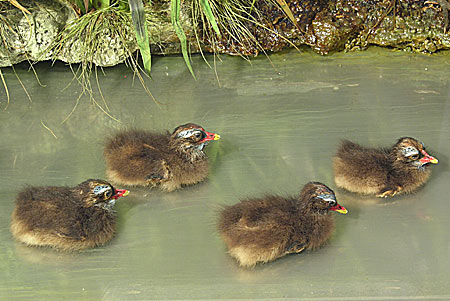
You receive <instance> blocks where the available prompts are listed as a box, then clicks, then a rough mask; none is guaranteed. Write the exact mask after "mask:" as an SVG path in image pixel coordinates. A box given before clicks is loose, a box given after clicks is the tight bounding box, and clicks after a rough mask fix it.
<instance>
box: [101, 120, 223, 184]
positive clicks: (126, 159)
mask: <svg viewBox="0 0 450 301" xmlns="http://www.w3.org/2000/svg"><path fill="white" fill-rule="evenodd" d="M219 138H220V136H219V135H218V134H214V133H209V132H207V131H205V129H203V128H202V127H201V126H199V125H197V124H193V123H188V124H183V125H180V126H178V127H176V128H175V130H174V131H173V132H172V134H170V133H169V132H167V133H165V134H160V133H153V132H148V131H143V130H130V131H124V132H121V133H118V134H117V135H115V136H114V137H112V138H110V139H109V140H108V141H107V143H106V146H105V150H104V155H105V160H106V174H107V176H108V178H109V179H110V180H111V181H112V182H114V183H118V184H123V185H129V186H148V185H149V186H158V187H159V188H161V189H163V190H166V191H173V190H175V189H178V188H180V187H181V186H182V185H190V184H196V183H198V182H201V181H203V180H204V179H205V178H206V177H207V176H208V169H209V168H208V158H207V156H206V154H205V153H204V152H203V148H204V147H205V145H206V144H207V143H208V142H209V141H213V140H218V139H219Z"/></svg>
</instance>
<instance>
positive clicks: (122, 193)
mask: <svg viewBox="0 0 450 301" xmlns="http://www.w3.org/2000/svg"><path fill="white" fill-rule="evenodd" d="M129 193H130V191H129V190H126V189H116V194H115V195H113V197H112V198H113V199H115V200H117V199H118V198H120V197H122V196H127V195H128V194H129Z"/></svg>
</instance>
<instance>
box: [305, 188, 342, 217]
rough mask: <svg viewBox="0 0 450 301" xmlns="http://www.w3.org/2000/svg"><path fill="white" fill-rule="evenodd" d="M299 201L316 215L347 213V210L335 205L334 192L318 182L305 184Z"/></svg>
mask: <svg viewBox="0 0 450 301" xmlns="http://www.w3.org/2000/svg"><path fill="white" fill-rule="evenodd" d="M300 200H301V201H303V202H304V205H305V206H306V207H307V208H309V209H310V210H311V211H313V212H316V213H318V214H322V215H323V214H327V213H328V211H329V210H331V211H336V212H339V213H342V214H346V213H347V209H345V208H344V207H342V206H341V205H339V204H338V203H337V201H336V196H335V194H334V191H333V190H331V188H329V187H328V186H326V185H325V184H323V183H320V182H309V183H308V184H306V185H305V186H304V187H303V189H302V192H301V193H300Z"/></svg>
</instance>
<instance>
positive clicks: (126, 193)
mask: <svg viewBox="0 0 450 301" xmlns="http://www.w3.org/2000/svg"><path fill="white" fill-rule="evenodd" d="M129 194H130V191H129V190H127V191H126V192H125V193H124V194H122V196H127V195H129Z"/></svg>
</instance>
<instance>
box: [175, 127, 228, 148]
mask: <svg viewBox="0 0 450 301" xmlns="http://www.w3.org/2000/svg"><path fill="white" fill-rule="evenodd" d="M219 139H220V135H218V134H215V133H210V132H207V131H206V130H205V129H204V128H203V127H201V126H200V125H198V124H194V123H187V124H183V125H180V126H178V127H176V128H175V130H174V131H173V133H172V135H171V140H172V141H173V143H174V144H176V145H177V148H179V149H181V150H188V149H194V150H198V151H202V150H203V148H204V147H205V145H206V144H207V143H208V142H209V141H213V140H219Z"/></svg>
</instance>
